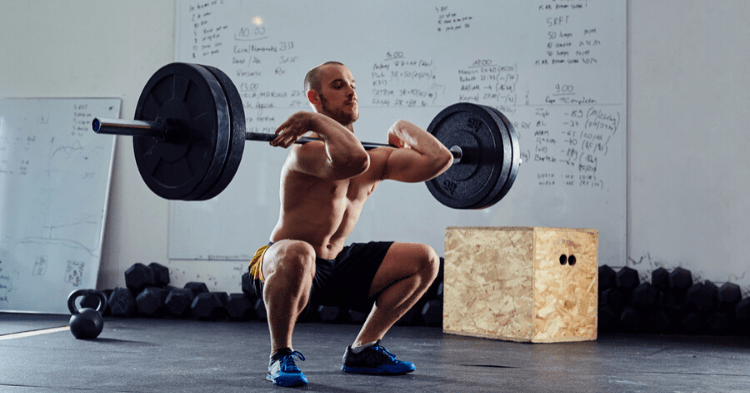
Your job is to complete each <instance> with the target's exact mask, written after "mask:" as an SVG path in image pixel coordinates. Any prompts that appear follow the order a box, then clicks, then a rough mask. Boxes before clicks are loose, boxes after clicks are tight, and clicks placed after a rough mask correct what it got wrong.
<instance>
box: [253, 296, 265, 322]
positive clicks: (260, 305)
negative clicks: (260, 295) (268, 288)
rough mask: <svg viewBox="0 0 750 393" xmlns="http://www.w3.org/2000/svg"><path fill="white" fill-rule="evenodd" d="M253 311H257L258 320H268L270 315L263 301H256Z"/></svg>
mask: <svg viewBox="0 0 750 393" xmlns="http://www.w3.org/2000/svg"><path fill="white" fill-rule="evenodd" d="M253 309H254V310H255V315H257V316H258V319H260V320H261V321H266V320H268V315H267V312H266V303H265V302H264V301H263V299H257V300H255V304H254V305H253Z"/></svg>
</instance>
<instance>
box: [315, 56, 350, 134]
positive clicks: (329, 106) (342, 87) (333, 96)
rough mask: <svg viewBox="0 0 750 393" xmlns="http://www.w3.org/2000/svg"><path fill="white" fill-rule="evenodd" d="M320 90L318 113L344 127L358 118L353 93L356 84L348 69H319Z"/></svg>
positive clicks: (328, 66) (332, 65)
mask: <svg viewBox="0 0 750 393" xmlns="http://www.w3.org/2000/svg"><path fill="white" fill-rule="evenodd" d="M320 82H321V88H320V92H318V94H317V97H318V99H319V104H318V105H317V106H316V108H319V112H320V113H323V114H325V115H328V116H329V117H331V118H332V119H334V120H336V121H338V122H339V123H341V124H343V125H344V126H348V125H351V124H352V123H354V122H355V121H357V119H358V118H359V102H358V101H357V93H356V92H355V91H354V88H355V85H356V83H355V82H354V77H353V76H352V73H351V72H350V71H349V69H348V68H346V67H345V66H342V65H338V64H329V65H326V66H324V67H323V69H321V73H320Z"/></svg>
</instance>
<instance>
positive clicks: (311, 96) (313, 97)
mask: <svg viewBox="0 0 750 393" xmlns="http://www.w3.org/2000/svg"><path fill="white" fill-rule="evenodd" d="M307 101H308V102H309V103H310V105H313V106H315V105H316V104H317V103H318V101H319V100H318V94H317V93H316V92H315V90H308V91H307Z"/></svg>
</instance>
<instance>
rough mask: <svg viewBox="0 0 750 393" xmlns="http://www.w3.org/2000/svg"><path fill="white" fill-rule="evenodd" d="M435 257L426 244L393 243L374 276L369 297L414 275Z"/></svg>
mask: <svg viewBox="0 0 750 393" xmlns="http://www.w3.org/2000/svg"><path fill="white" fill-rule="evenodd" d="M435 256H436V254H435V251H434V250H433V249H432V247H430V246H428V245H426V244H419V243H400V242H396V243H393V245H392V246H391V248H390V249H389V250H388V253H387V254H386V255H385V258H384V259H383V263H381V264H380V268H379V269H378V271H377V273H376V274H375V278H374V279H373V281H372V285H371V286H370V296H375V295H377V294H378V293H380V292H382V291H383V290H384V289H386V288H387V287H389V286H390V285H393V284H395V283H397V282H398V281H401V280H402V279H404V278H406V277H410V276H412V275H414V274H416V273H417V272H419V271H420V269H422V268H423V266H424V265H423V264H424V263H425V262H428V261H429V260H431V259H432V258H434V257H435Z"/></svg>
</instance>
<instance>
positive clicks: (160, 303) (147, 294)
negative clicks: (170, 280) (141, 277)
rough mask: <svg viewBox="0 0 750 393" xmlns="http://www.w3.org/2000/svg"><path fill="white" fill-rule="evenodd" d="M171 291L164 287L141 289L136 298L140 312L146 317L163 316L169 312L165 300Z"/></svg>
mask: <svg viewBox="0 0 750 393" xmlns="http://www.w3.org/2000/svg"><path fill="white" fill-rule="evenodd" d="M167 296H169V291H168V290H167V289H164V288H156V287H149V288H146V289H144V290H143V291H141V293H139V294H138V296H136V298H135V302H136V305H137V306H138V314H140V315H143V316H146V317H152V318H156V317H163V316H165V315H166V314H167V308H166V306H165V305H164V301H165V300H167Z"/></svg>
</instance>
